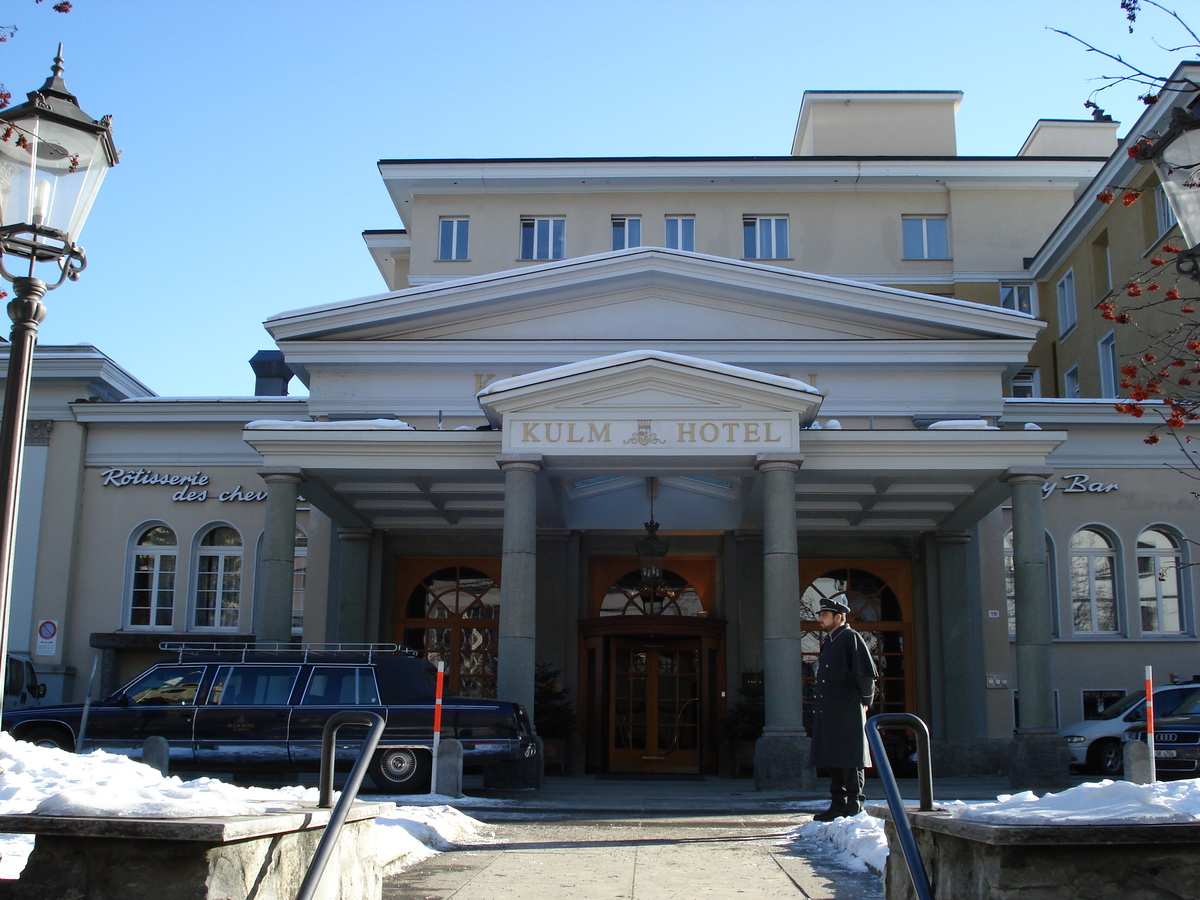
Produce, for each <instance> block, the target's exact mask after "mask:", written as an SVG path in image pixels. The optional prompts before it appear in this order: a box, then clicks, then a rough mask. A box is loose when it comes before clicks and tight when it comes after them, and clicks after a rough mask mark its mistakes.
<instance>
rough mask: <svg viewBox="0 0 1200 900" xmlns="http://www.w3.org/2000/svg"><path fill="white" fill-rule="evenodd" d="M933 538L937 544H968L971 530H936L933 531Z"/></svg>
mask: <svg viewBox="0 0 1200 900" xmlns="http://www.w3.org/2000/svg"><path fill="white" fill-rule="evenodd" d="M933 538H934V540H935V541H937V542H938V543H939V544H969V543H971V532H969V531H937V532H934V535H933Z"/></svg>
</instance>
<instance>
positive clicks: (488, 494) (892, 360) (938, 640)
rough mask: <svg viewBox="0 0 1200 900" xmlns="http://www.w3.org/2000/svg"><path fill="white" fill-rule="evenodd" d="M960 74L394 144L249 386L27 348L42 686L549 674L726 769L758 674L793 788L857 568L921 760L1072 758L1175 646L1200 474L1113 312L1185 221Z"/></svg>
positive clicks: (1186, 631)
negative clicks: (819, 624) (650, 544)
mask: <svg viewBox="0 0 1200 900" xmlns="http://www.w3.org/2000/svg"><path fill="white" fill-rule="evenodd" d="M961 99H962V98H961V95H959V94H957V93H953V92H869V93H864V92H844V93H843V92H810V93H807V94H805V97H804V101H803V105H802V107H801V110H800V115H799V119H798V122H797V127H796V132H795V139H794V144H793V149H792V153H791V155H788V156H760V157H738V158H675V157H671V158H617V159H613V158H603V159H490V160H481V159H454V160H384V161H382V162H381V163H380V172H381V174H382V176H383V181H384V186H385V187H386V189H387V190H388V192H389V194H390V196H391V198H392V200H393V201H394V203H395V206H396V209H397V212H398V215H399V218H400V221H401V224H402V226H403V227H400V228H393V229H388V230H372V231H367V232H365V233H364V238H365V240H366V244H367V247H368V250H369V252H370V253H371V256H372V257H373V259H374V261H375V263H376V265H377V266H378V268H379V270H380V273H381V275H382V277H383V281H384V284H385V287H386V290H385V292H384V293H381V294H379V295H377V296H373V297H367V298H359V299H353V300H337V301H334V302H331V303H327V304H324V305H321V306H317V307H312V308H308V309H301V310H295V311H289V312H282V313H280V314H278V315H275V316H272V317H271V318H270V319H268V320H267V322H266V323H265V325H266V328H267V330H268V332H269V333H270V335H271V337H272V338H273V339H274V341H275V347H273V348H270V350H269V351H267V352H265V353H263V354H260V355H259V356H258V357H256V359H255V362H254V365H255V370H256V372H257V375H258V379H257V380H258V389H257V390H256V395H255V396H252V397H249V396H248V397H240V398H227V397H222V398H163V397H158V396H155V395H154V394H153V392H151V391H150V390H148V389H147V388H146V387H145V386H144V385H142V384H141V383H140V382H138V381H137V379H136V378H135V377H133V376H132V375H130V374H129V373H128V372H126V371H125V370H124V369H122V368H121V367H120V366H119V365H117V364H116V363H115V362H114V361H112V360H110V359H108V358H107V357H106V356H104V355H103V354H102V353H101V352H100V351H98V350H96V349H94V348H89V347H43V348H41V349H40V350H39V351H38V356H37V359H36V361H35V365H34V395H33V401H32V405H31V411H30V420H31V423H30V428H29V445H30V446H29V448H28V450H27V457H26V469H25V483H24V485H23V489H22V500H21V509H20V526H19V527H20V533H19V543H18V548H17V554H18V564H17V566H18V570H17V575H16V581H15V585H14V599H13V609H12V617H11V622H10V634H11V638H10V641H11V645H12V648H13V650H14V651H17V652H22V651H23V652H26V653H28V654H29V655H30V657H31V658H32V659H33V661H34V664H35V665H36V666H37V667H38V668H39V670H40V671H41V672H43V673H44V679H45V680H46V681H47V683H48V685H49V686H50V694H51V699H63V700H71V699H74V700H79V699H81V698H82V696H83V695H84V693H85V691H86V690H87V688H88V685H89V683H94V686H93V688H92V692H93V696H98V695H99V694H100V693H101V692H104V691H108V690H111V689H113V688H115V687H116V686H118V685H119V684H120V683H121V682H122V680H123V679H125V678H127V677H130V676H132V675H133V674H136V672H138V671H140V669H141V668H142V667H144V666H145V665H146V664H147V663H149V662H150V661H152V660H154V659H156V658H159V657H160V656H161V651H159V650H158V645H159V643H160V642H162V641H167V640H175V641H177V640H190V641H228V640H237V641H243V640H249V639H256V640H260V641H262V640H292V639H294V640H303V641H306V642H362V641H395V642H397V643H403V644H407V645H409V646H412V647H414V648H416V649H417V650H419V651H421V652H422V653H424V654H426V655H427V656H429V658H431V659H438V660H444V661H445V662H446V665H447V671H448V675H449V684H450V688H451V689H452V690H455V691H458V692H461V693H464V694H472V695H485V696H497V695H498V696H501V697H504V698H506V699H513V700H517V701H520V702H523V703H525V704H526V705H527V706H529V707H531V708H532V706H533V695H534V681H535V670H536V667H537V665H538V664H540V663H548V664H550V667H551V669H553V670H557V671H558V673H559V676H558V677H560V678H561V680H562V682H563V684H564V686H565V687H567V688H569V689H570V691H571V697H572V699H573V701H574V704H575V708H576V711H577V713H578V717H579V729H578V735H577V738H576V741H575V745H576V753H575V754H574V759H575V761H574V763H573V765H574V768H575V770H576V771H588V772H598V773H600V772H607V773H643V774H655V773H660V774H666V773H670V774H715V773H718V772H728V771H729V770H730V766H731V764H732V763H731V759H732V757H731V752H730V750H729V748H728V744H727V741H726V740H725V733H724V730H723V728H722V722H723V718H724V716H725V714H726V711H727V710H728V709H729V707H730V706H731V705H733V704H734V703H735V702H736V701H737V700H738V699H739V697H740V695H741V694H742V693H743V692H744V691H746V692H749V691H752V690H754V689H755V687H756V686H761V689H762V690H763V692H764V696H765V717H766V722H765V724H766V729H765V732H764V736H763V738H762V739H761V740H760V741H759V745H758V750H757V753H756V759H755V778H756V780H757V781H758V783H759V784H760V785H764V786H767V785H772V786H787V785H796V786H803V784H806V783H808V779H810V778H811V773H806V770H805V771H804V772H802V771H801V770H802V769H803V767H802V766H800V767H799V768H798V765H797V764H798V762H799V763H802V761H803V759H804V753H805V748H806V738H805V737H804V734H805V731H804V726H805V721H804V719H805V716H804V704H803V702H802V698H803V697H805V696H807V694H808V691H809V685H810V681H811V678H812V675H813V672H814V668H815V660H816V656H817V654H818V652H819V647H820V632H819V630H817V629H816V624H815V621H814V620H815V609H816V606H817V605H818V603H819V600H820V598H821V597H822V596H831V595H833V594H835V593H839V592H846V594H847V597H848V598H849V603H850V606H851V608H852V610H853V613H852V616H851V621H852V623H853V625H854V627H855V628H857V629H858V630H860V631H861V632H863V633H864V635H865V636H866V637H867V640H868V643H869V644H870V646H871V647H872V650H873V652H874V653H875V655H876V658H877V662H878V665H879V669H880V678H881V681H880V689H881V690H880V694H881V699H880V701H879V705H878V708H877V711H906V712H913V713H917V714H918V715H920V716H921V717H922V718H924V719H925V720H926V721H927V722H928V723H929V724H930V726H931V729H932V732H933V736H934V743H935V763H936V766H937V771H938V772H939V773H943V774H960V773H968V772H978V773H984V772H1000V771H1008V772H1011V773H1013V774H1014V782H1015V783H1016V782H1021V783H1025V784H1030V785H1033V784H1040V783H1051V782H1052V781H1053V779H1050V780H1049V781H1048V780H1047V778H1048V776H1047V775H1046V773H1047V772H1051V773H1057V772H1060V773H1061V775H1062V776H1063V777H1065V773H1066V762H1065V749H1064V747H1063V745H1062V742H1061V739H1059V738H1057V737H1056V733H1057V728H1058V726H1059V725H1060V724H1066V723H1068V722H1071V721H1074V720H1077V719H1080V718H1084V717H1085V716H1087V715H1092V714H1095V713H1096V712H1098V711H1099V710H1101V709H1103V708H1104V706H1105V705H1106V704H1108V703H1111V702H1112V701H1113V699H1114V698H1116V697H1119V696H1120V695H1121V694H1123V693H1125V692H1126V691H1129V690H1132V689H1134V688H1135V687H1136V686H1137V685H1138V684H1139V682H1140V680H1141V677H1142V672H1143V669H1144V666H1146V665H1153V666H1154V667H1155V672H1156V673H1157V676H1158V678H1159V680H1160V681H1165V680H1167V678H1168V677H1169V675H1170V674H1172V673H1173V674H1175V675H1177V676H1180V677H1186V676H1191V675H1192V674H1194V673H1196V672H1200V655H1198V653H1197V650H1198V643H1197V631H1196V628H1197V623H1196V601H1195V597H1196V586H1197V585H1196V575H1195V572H1194V570H1193V569H1191V568H1188V567H1187V564H1188V563H1189V562H1190V554H1189V541H1190V539H1192V538H1194V537H1195V536H1196V534H1197V532H1198V531H1200V520H1198V515H1197V510H1198V508H1200V507H1198V502H1200V501H1197V500H1196V498H1195V497H1194V496H1193V495H1192V494H1191V492H1190V489H1191V485H1190V483H1189V482H1188V481H1187V478H1186V475H1183V474H1180V473H1179V472H1177V471H1175V470H1174V469H1173V468H1172V466H1175V465H1178V464H1179V463H1180V462H1181V460H1182V457H1181V455H1180V453H1179V450H1178V449H1177V448H1174V447H1173V446H1172V445H1171V443H1170V442H1165V443H1163V444H1160V445H1158V446H1154V447H1151V446H1147V445H1146V444H1144V443H1143V438H1144V437H1145V436H1146V432H1147V424H1146V422H1145V421H1137V420H1133V419H1130V418H1129V417H1128V416H1123V415H1121V414H1119V413H1117V412H1116V411H1115V410H1114V409H1113V398H1114V397H1115V396H1117V395H1118V393H1119V389H1118V388H1117V387H1116V385H1117V376H1116V375H1115V367H1116V365H1119V362H1115V361H1118V360H1119V359H1120V358H1122V355H1127V354H1128V353H1132V352H1136V351H1137V350H1138V349H1139V348H1138V347H1136V346H1133V344H1134V343H1136V339H1135V338H1134V337H1133V336H1130V335H1124V334H1121V335H1111V336H1110V335H1109V334H1107V333H1103V334H1102V333H1100V332H1101V331H1104V329H1100V325H1102V324H1104V323H1102V322H1101V320H1100V319H1099V316H1098V314H1097V313H1096V312H1095V310H1094V306H1095V303H1096V302H1098V301H1099V300H1100V299H1101V297H1103V295H1104V293H1106V292H1107V290H1108V289H1109V286H1111V284H1113V283H1118V282H1119V281H1120V280H1121V278H1122V277H1124V276H1123V274H1122V273H1125V272H1130V271H1134V270H1135V269H1136V268H1137V267H1138V266H1139V265H1141V266H1144V263H1143V262H1142V260H1143V258H1144V257H1145V256H1146V255H1147V254H1152V251H1153V250H1154V248H1155V247H1156V246H1158V244H1159V243H1160V242H1161V240H1162V239H1164V238H1165V237H1167V236H1169V235H1170V234H1171V233H1172V231H1171V229H1172V223H1171V222H1170V221H1169V216H1167V217H1164V216H1163V215H1161V214H1160V213H1158V212H1157V211H1156V209H1155V207H1154V196H1153V184H1152V181H1153V177H1154V176H1153V174H1152V173H1151V172H1150V171H1149V170H1146V171H1143V170H1142V167H1141V166H1140V165H1139V164H1136V163H1133V162H1132V161H1130V160H1129V158H1128V156H1127V155H1126V154H1125V152H1124V150H1123V149H1121V148H1120V147H1119V146H1118V136H1117V125H1116V124H1115V123H1112V122H1107V121H1091V120H1089V121H1080V122H1076V121H1041V122H1038V123H1037V125H1036V127H1034V129H1033V131H1032V133H1031V134H1030V135H1029V137H1028V139H1027V140H1026V141H1025V144H1024V146H1023V147H1022V148H1021V150H1020V151H1019V152H1018V153H1017V154H1016V155H1015V156H1008V157H1005V156H995V157H965V156H959V155H957V153H956V145H955V134H954V112H955V110H956V109H957V107H958V104H959V102H960V101H961ZM1183 99H1185V100H1186V99H1187V98H1183ZM1170 105H1172V104H1170V103H1168V104H1165V105H1164V104H1160V106H1163V107H1164V108H1163V109H1160V110H1158V111H1157V112H1155V111H1154V110H1153V109H1152V110H1151V111H1148V112H1147V114H1146V117H1144V119H1143V121H1142V122H1139V123H1138V124H1137V125H1136V126H1135V127H1134V129H1133V130H1132V131H1131V134H1140V133H1142V132H1143V131H1145V130H1146V129H1147V128H1148V127H1152V125H1153V124H1154V121H1155V117H1156V116H1164V115H1166V114H1167V112H1168V109H1167V107H1169V106H1170ZM1131 179H1132V180H1137V179H1141V181H1144V182H1146V187H1147V188H1148V190H1147V193H1146V195H1145V196H1144V197H1143V199H1142V201H1141V205H1140V206H1137V207H1130V208H1128V209H1126V208H1112V207H1103V206H1101V205H1099V204H1096V203H1094V202H1093V200H1092V197H1093V195H1094V194H1095V193H1096V192H1097V191H1098V190H1099V189H1101V188H1102V187H1103V186H1104V185H1105V184H1109V183H1133V182H1132V181H1131ZM1138 183H1140V182H1138ZM1102 250H1103V252H1101V251H1102ZM1126 342H1129V346H1124V344H1125V343H1126ZM293 374H294V376H295V378H297V379H298V380H299V381H300V382H302V383H303V385H304V386H305V387H306V388H307V392H308V393H307V397H302V398H292V397H288V396H286V386H287V384H288V382H289V380H290V378H291V377H292V375H293ZM648 521H654V522H656V523H658V534H659V536H661V537H663V538H665V539H667V540H668V541H669V547H668V548H667V549H666V553H665V558H664V561H663V563H662V568H663V569H664V573H663V575H662V579H661V581H660V582H659V583H657V584H655V585H654V586H652V587H651V586H648V585H647V582H646V579H645V578H643V577H642V566H641V564H640V563H639V557H638V552H637V550H636V548H635V542H636V541H639V540H641V539H643V538H645V536H646V531H647V529H646V526H645V523H646V522H648ZM93 666H95V675H94V677H93V676H92V674H91V673H92V672H93ZM535 724H536V723H535ZM1014 735H1015V739H1014ZM1055 777H1058V776H1057V775H1056V776H1055Z"/></svg>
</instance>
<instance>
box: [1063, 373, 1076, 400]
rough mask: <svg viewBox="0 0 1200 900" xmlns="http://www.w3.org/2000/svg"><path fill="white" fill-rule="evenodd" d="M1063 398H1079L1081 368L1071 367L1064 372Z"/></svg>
mask: <svg viewBox="0 0 1200 900" xmlns="http://www.w3.org/2000/svg"><path fill="white" fill-rule="evenodd" d="M1063 396H1064V397H1066V398H1067V399H1073V398H1076V397H1078V396H1079V366H1071V368H1069V369H1067V371H1065V372H1063Z"/></svg>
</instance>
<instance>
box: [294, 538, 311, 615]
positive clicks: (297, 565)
mask: <svg viewBox="0 0 1200 900" xmlns="http://www.w3.org/2000/svg"><path fill="white" fill-rule="evenodd" d="M307 586H308V535H306V534H305V533H304V532H303V531H301V530H300V529H299V528H297V529H296V551H295V554H294V563H293V566H292V634H303V633H304V592H305V590H306V589H307Z"/></svg>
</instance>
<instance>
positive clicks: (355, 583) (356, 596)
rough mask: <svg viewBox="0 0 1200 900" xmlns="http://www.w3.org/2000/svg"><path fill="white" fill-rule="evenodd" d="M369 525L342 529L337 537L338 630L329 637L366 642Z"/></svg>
mask: <svg viewBox="0 0 1200 900" xmlns="http://www.w3.org/2000/svg"><path fill="white" fill-rule="evenodd" d="M371 534H372V531H371V529H370V528H341V527H339V528H338V530H337V536H338V579H337V605H338V616H337V631H336V632H335V634H333V635H332V636H330V638H329V640H331V641H339V642H342V643H352V644H356V643H363V642H366V641H369V640H371V637H370V636H368V634H367V581H368V578H369V577H370V565H371Z"/></svg>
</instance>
